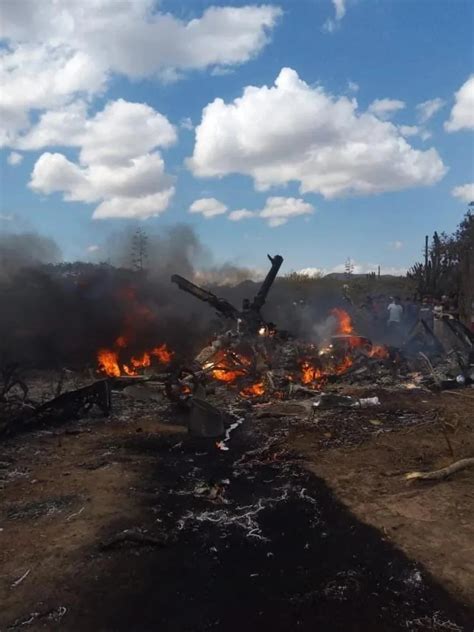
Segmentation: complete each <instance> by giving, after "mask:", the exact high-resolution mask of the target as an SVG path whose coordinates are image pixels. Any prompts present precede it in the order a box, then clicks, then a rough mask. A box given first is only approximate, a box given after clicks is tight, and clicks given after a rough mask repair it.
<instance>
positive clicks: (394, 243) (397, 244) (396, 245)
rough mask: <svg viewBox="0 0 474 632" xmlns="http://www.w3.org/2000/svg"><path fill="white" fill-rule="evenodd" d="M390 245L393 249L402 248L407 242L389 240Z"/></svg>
mask: <svg viewBox="0 0 474 632" xmlns="http://www.w3.org/2000/svg"><path fill="white" fill-rule="evenodd" d="M388 245H389V246H390V248H392V250H401V249H402V248H403V246H404V245H405V244H404V243H403V241H398V240H397V241H391V242H389V244H388Z"/></svg>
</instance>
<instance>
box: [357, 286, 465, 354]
mask: <svg viewBox="0 0 474 632" xmlns="http://www.w3.org/2000/svg"><path fill="white" fill-rule="evenodd" d="M361 307H362V309H364V310H365V312H366V313H367V315H368V317H369V319H370V320H371V321H372V323H373V325H374V327H375V328H376V330H377V331H378V332H379V333H380V334H383V333H384V332H385V333H386V334H387V335H388V337H389V339H391V340H392V341H393V342H394V343H395V342H399V340H400V337H401V336H402V335H403V334H406V333H408V332H409V331H410V330H411V329H412V327H413V326H414V325H415V324H416V323H417V322H418V321H420V320H422V321H424V322H425V323H426V324H427V325H428V326H429V327H430V328H431V329H435V328H436V321H437V320H439V319H441V318H443V317H444V316H445V315H446V314H450V315H452V316H456V313H455V312H456V301H455V300H454V298H453V297H448V296H442V297H441V299H436V298H434V297H430V296H426V297H423V299H418V298H416V297H414V298H410V297H408V298H405V299H404V300H402V299H401V298H400V297H398V296H393V297H392V296H390V297H386V296H385V295H378V296H373V297H372V296H367V297H366V300H365V302H364V304H363V305H362V306H361Z"/></svg>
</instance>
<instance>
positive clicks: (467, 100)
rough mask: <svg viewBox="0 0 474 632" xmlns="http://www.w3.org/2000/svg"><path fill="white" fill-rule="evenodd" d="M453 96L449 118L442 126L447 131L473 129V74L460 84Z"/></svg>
mask: <svg viewBox="0 0 474 632" xmlns="http://www.w3.org/2000/svg"><path fill="white" fill-rule="evenodd" d="M454 98H455V104H454V106H453V109H452V110H451V116H450V117H449V120H448V121H446V122H445V124H444V128H445V129H446V130H447V131H448V132H458V131H459V130H462V129H474V75H471V76H470V77H469V79H468V80H467V81H466V82H465V83H464V84H463V85H462V86H461V88H460V89H459V90H458V91H457V92H456V94H455V95H454Z"/></svg>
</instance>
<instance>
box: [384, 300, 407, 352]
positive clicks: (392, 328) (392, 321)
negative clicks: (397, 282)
mask: <svg viewBox="0 0 474 632" xmlns="http://www.w3.org/2000/svg"><path fill="white" fill-rule="evenodd" d="M387 311H388V321H387V324H388V331H389V334H390V336H391V338H392V341H394V342H395V341H396V340H397V339H398V338H399V336H400V329H401V325H402V317H403V307H402V306H401V305H400V299H399V298H398V296H396V297H395V298H394V299H393V300H392V302H391V303H390V304H389V306H388V307H387Z"/></svg>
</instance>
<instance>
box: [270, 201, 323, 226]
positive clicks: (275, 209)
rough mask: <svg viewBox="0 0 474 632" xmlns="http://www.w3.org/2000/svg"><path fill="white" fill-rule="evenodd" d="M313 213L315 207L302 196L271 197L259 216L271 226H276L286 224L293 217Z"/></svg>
mask: <svg viewBox="0 0 474 632" xmlns="http://www.w3.org/2000/svg"><path fill="white" fill-rule="evenodd" d="M312 213H314V207H313V206H312V205H311V204H308V202H305V201H304V200H302V199H301V198H294V197H270V198H268V199H267V201H266V202H265V206H264V208H263V209H262V210H261V211H260V212H259V216H260V217H263V218H264V219H266V220H267V221H268V225H269V226H271V227H272V228H275V227H276V226H282V225H283V224H286V222H287V221H288V220H289V219H290V218H291V217H297V216H298V215H311V214H312Z"/></svg>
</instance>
